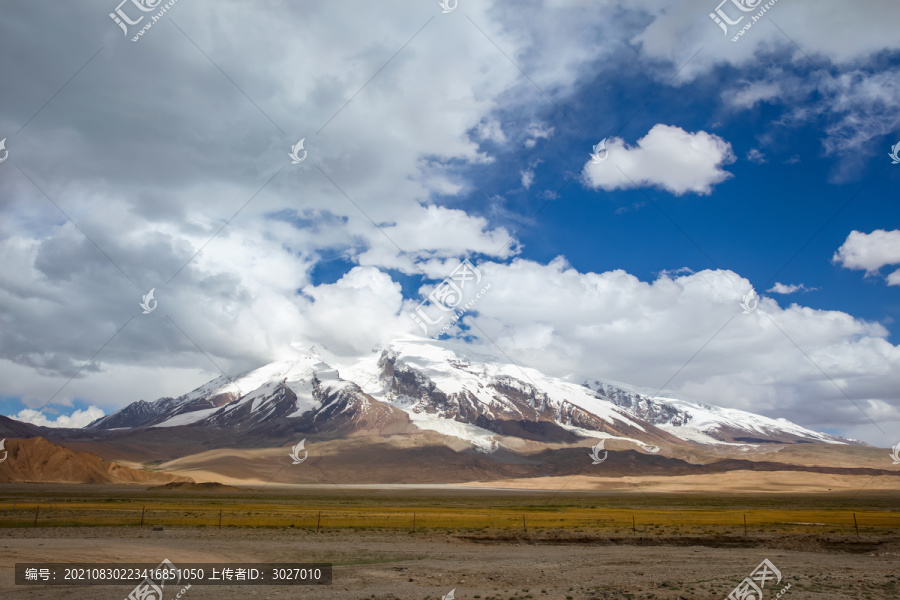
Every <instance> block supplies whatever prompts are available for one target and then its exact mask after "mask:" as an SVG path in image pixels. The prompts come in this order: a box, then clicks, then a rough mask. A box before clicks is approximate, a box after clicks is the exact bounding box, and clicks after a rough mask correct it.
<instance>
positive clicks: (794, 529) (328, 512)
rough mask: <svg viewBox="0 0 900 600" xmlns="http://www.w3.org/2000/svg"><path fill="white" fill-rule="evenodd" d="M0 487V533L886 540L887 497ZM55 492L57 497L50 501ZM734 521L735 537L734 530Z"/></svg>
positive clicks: (899, 518)
mask: <svg viewBox="0 0 900 600" xmlns="http://www.w3.org/2000/svg"><path fill="white" fill-rule="evenodd" d="M85 487H86V486H80V487H78V486H66V487H64V488H58V487H57V488H55V487H54V486H46V485H44V486H28V485H22V486H8V489H4V490H0V528H24V527H94V526H123V527H140V526H143V527H145V528H149V527H152V526H154V525H163V526H178V527H215V528H218V527H223V528H228V527H250V528H299V529H306V530H319V529H320V530H341V529H348V530H410V531H412V530H414V529H415V530H450V531H504V530H518V531H531V532H534V531H541V530H544V531H546V530H564V531H569V532H583V533H598V534H601V535H640V536H653V535H661V536H679V535H685V536H697V535H715V536H721V535H744V534H745V533H746V534H748V535H749V534H778V533H785V534H837V535H856V533H857V530H858V532H859V535H861V536H864V535H887V536H892V535H898V534H900V506H898V502H897V499H896V497H895V495H894V494H869V495H859V494H857V495H853V496H851V495H827V496H826V495H820V494H816V495H813V494H807V495H792V496H786V495H782V496H773V495H771V494H769V495H762V496H755V497H754V496H723V497H710V496H691V495H674V494H668V495H662V494H659V495H633V494H631V495H625V494H618V495H597V494H584V493H573V494H546V493H545V494H541V493H529V494H512V493H509V492H499V491H498V492H493V493H484V492H478V491H473V490H453V491H448V492H442V493H435V492H433V491H431V492H423V491H421V490H420V491H418V492H416V493H412V494H407V493H404V492H402V491H396V490H394V491H390V492H382V493H373V492H371V491H369V492H359V491H357V492H348V491H345V490H344V491H341V492H339V493H336V492H335V490H334V489H330V490H317V491H304V492H297V491H291V492H286V491H283V490H268V491H265V492H260V491H258V490H256V491H254V490H247V491H242V492H231V493H215V494H185V493H167V492H162V493H160V492H146V491H144V490H142V489H138V490H135V489H134V488H131V489H128V488H127V487H124V486H101V487H104V488H109V489H90V488H88V489H85ZM60 492H62V493H60ZM745 520H746V529H745V526H744V524H745Z"/></svg>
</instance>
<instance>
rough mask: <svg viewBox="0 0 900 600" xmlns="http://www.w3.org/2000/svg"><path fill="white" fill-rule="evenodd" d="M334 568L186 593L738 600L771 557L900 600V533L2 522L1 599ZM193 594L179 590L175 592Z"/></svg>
mask: <svg viewBox="0 0 900 600" xmlns="http://www.w3.org/2000/svg"><path fill="white" fill-rule="evenodd" d="M165 558H168V559H169V560H170V561H172V562H173V563H175V564H176V565H177V564H178V563H179V562H182V563H186V562H194V563H196V562H267V563H273V562H332V563H334V564H335V568H334V582H333V585H331V586H315V587H303V586H292V587H280V586H258V587H256V586H240V587H238V586H235V587H224V586H193V587H192V588H191V589H189V590H186V591H184V593H183V594H182V596H181V600H207V599H209V600H212V599H216V600H230V599H238V598H241V599H243V598H253V599H255V598H260V599H263V598H284V599H288V598H291V599H294V598H299V599H302V598H310V599H312V598H315V599H317V600H318V599H323V600H331V599H335V600H337V599H340V600H363V599H370V600H371V599H373V598H374V599H382V598H385V599H398V600H401V599H402V600H406V599H410V600H412V599H416V600H423V599H427V598H430V599H432V600H437V599H440V598H441V597H442V596H445V595H447V594H448V593H449V592H450V591H451V590H452V589H455V593H454V597H455V599H456V600H510V599H521V600H532V599H533V600H544V599H547V600H568V599H571V600H593V599H610V600H612V599H615V600H619V599H644V598H646V599H648V600H649V599H652V600H668V599H674V600H682V599H688V600H694V599H715V600H722V599H724V598H726V597H727V596H728V594H729V592H731V590H733V589H734V588H735V586H737V585H738V584H739V583H740V582H741V581H742V580H743V579H744V578H745V577H747V576H749V575H750V573H751V571H753V570H754V569H756V567H757V566H758V565H759V564H760V563H761V562H762V561H763V559H766V558H767V559H769V560H770V561H771V563H772V564H773V565H774V566H775V567H776V568H777V569H778V570H779V571H780V572H781V577H782V579H781V581H780V582H778V583H777V585H776V584H775V582H774V581H772V582H769V584H768V585H767V586H766V587H765V589H764V596H763V598H764V599H765V600H769V599H773V598H776V595H777V594H778V593H779V592H780V591H781V590H783V589H784V588H785V587H787V586H788V585H790V587H789V588H788V589H787V591H786V592H785V593H784V594H783V596H782V598H784V599H785V600H794V599H797V600H799V599H803V598H810V599H812V598H815V599H816V600H829V599H832V598H833V599H838V598H840V599H841V600H844V599H847V598H860V599H863V598H865V599H872V600H877V599H881V598H884V599H892V600H893V599H896V598H900V583H898V578H900V539H896V538H892V539H887V538H881V539H876V538H871V539H865V538H863V539H861V540H858V539H857V538H856V537H855V536H854V537H852V538H839V537H824V536H795V537H784V536H781V537H777V538H776V537H752V536H751V537H750V538H742V537H711V538H659V537H657V538H592V537H591V536H590V535H587V534H582V535H579V536H577V537H573V536H572V535H570V534H567V533H564V532H553V531H543V532H537V533H528V534H524V533H518V534H510V533H502V534H498V535H492V534H490V533H485V532H473V533H452V534H436V533H433V532H429V533H417V534H410V533H397V532H387V533H383V532H374V531H363V532H348V531H346V530H344V531H327V530H326V531H322V532H321V533H319V534H316V533H315V532H312V531H300V530H293V529H277V530H269V529H229V528H224V529H221V530H219V529H215V528H208V529H202V528H193V529H188V528H185V529H167V530H165V531H162V532H151V531H148V530H147V529H144V530H140V529H137V528H62V529H50V528H47V529H42V528H38V529H6V530H0V597H2V598H4V599H5V600H24V599H33V598H34V599H36V598H42V599H43V598H54V599H56V598H65V599H71V600H87V599H91V600H98V599H100V600H104V599H108V600H121V599H123V598H126V597H127V595H128V594H129V592H130V591H131V589H132V588H133V586H65V587H63V586H52V587H50V586H37V587H28V586H16V585H14V583H13V581H14V578H13V567H14V564H15V563H16V562H31V561H46V562H148V563H149V562H153V563H159V562H160V561H162V560H163V559H165ZM181 591H182V590H181V589H177V588H172V587H171V586H169V587H167V588H166V590H165V593H164V597H163V600H173V599H174V598H175V596H176V594H178V593H179V592H181Z"/></svg>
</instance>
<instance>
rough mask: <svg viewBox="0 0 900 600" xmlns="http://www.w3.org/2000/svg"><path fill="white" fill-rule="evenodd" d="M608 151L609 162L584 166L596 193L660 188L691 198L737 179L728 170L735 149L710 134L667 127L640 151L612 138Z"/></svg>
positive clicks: (653, 133) (646, 139)
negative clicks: (732, 178)
mask: <svg viewBox="0 0 900 600" xmlns="http://www.w3.org/2000/svg"><path fill="white" fill-rule="evenodd" d="M606 148H607V150H608V152H609V155H608V158H607V160H606V161H604V162H602V163H596V162H594V161H593V160H588V161H587V164H585V166H584V170H583V177H584V181H585V183H586V184H587V185H588V186H590V187H591V188H593V189H604V190H606V191H611V190H617V189H629V188H634V187H646V186H655V187H660V188H663V189H665V190H668V191H669V192H672V193H673V194H675V195H677V196H680V195H682V194H686V193H688V192H693V193H695V194H702V195H706V194H710V193H711V192H712V188H713V186H714V185H716V184H718V183H721V182H723V181H725V180H726V179H728V178H730V177H731V176H732V175H731V173H729V172H727V171H725V170H723V168H722V167H723V166H724V165H727V164H730V163H732V162H734V161H735V156H734V152H733V151H732V149H731V144H730V143H729V142H727V141H725V140H724V139H722V138H720V137H719V136H717V135H715V134H711V133H707V132H705V131H698V132H697V133H690V132H687V131H685V130H684V129H682V128H680V127H676V126H673V125H664V124H662V123H660V124H657V125H655V126H654V127H653V129H651V130H650V132H649V133H647V135H645V136H644V137H642V138H641V139H639V140H638V141H637V145H636V146H628V145H627V144H626V143H625V141H624V140H622V139H621V138H610V139H608V140H607V142H606Z"/></svg>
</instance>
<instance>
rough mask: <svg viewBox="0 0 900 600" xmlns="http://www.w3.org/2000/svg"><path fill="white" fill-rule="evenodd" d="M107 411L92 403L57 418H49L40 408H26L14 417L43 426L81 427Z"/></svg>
mask: <svg viewBox="0 0 900 600" xmlns="http://www.w3.org/2000/svg"><path fill="white" fill-rule="evenodd" d="M105 415H106V413H104V412H103V410H101V409H100V408H98V407H96V406H94V405H91V406H89V407H87V408H86V409H84V410H80V409H79V410H76V411H74V412H73V413H72V414H71V415H59V416H58V417H56V419H48V418H47V415H45V414H44V413H42V412H41V411H39V410H32V409H30V408H25V409H22V410H20V411H19V414H17V415H14V416H13V417H12V418H13V419H16V420H17V421H22V422H23V423H31V424H32V425H40V426H41V427H68V428H73V429H80V428H81V427H84V426H85V425H87V424H88V423H90V422H92V421H96V420H97V419H99V418H100V417H102V416H105Z"/></svg>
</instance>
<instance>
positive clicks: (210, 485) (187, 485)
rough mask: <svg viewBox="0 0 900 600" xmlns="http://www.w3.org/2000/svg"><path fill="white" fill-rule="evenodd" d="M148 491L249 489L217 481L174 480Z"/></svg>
mask: <svg viewBox="0 0 900 600" xmlns="http://www.w3.org/2000/svg"><path fill="white" fill-rule="evenodd" d="M147 491H148V492H170V491H178V492H204V493H205V492H246V491H247V490H245V489H243V488H239V487H234V486H233V485H224V484H222V483H219V482H217V481H209V482H206V483H194V482H191V481H173V482H172V483H167V484H165V485H157V486H154V487H152V488H150V489H148V490H147Z"/></svg>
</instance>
